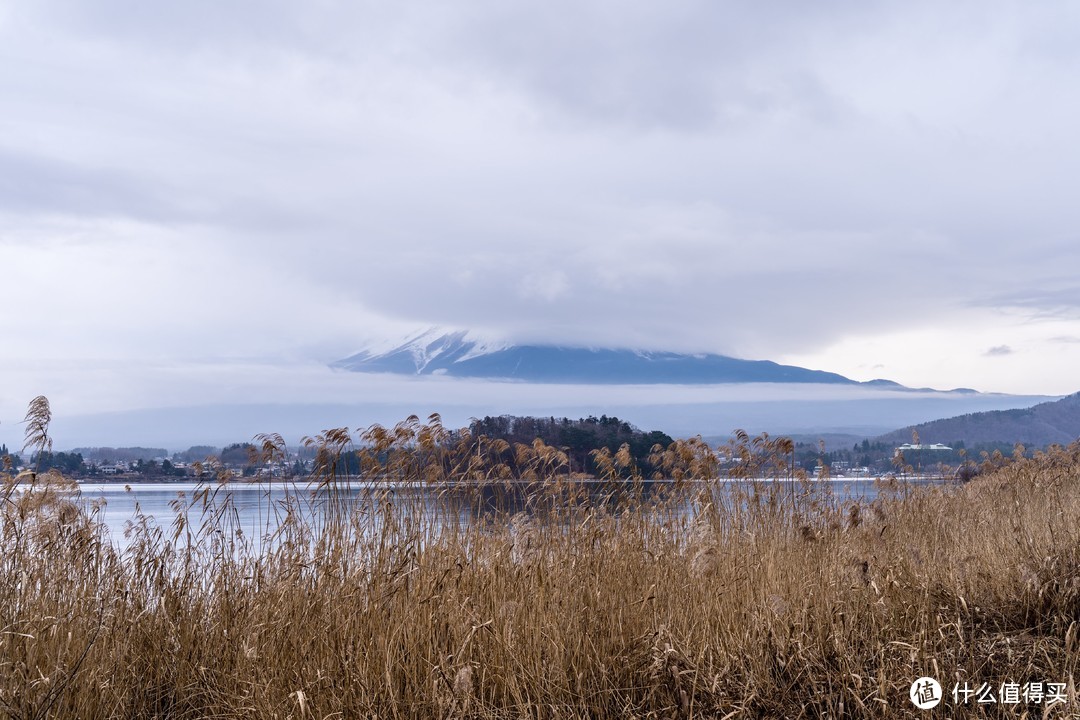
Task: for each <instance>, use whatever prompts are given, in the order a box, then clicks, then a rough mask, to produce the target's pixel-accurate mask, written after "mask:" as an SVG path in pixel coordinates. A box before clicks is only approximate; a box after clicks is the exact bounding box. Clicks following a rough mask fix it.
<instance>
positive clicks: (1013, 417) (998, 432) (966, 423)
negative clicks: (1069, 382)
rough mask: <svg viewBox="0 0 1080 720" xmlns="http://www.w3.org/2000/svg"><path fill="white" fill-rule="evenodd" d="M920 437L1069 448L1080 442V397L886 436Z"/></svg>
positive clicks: (960, 417) (965, 417) (895, 440)
mask: <svg viewBox="0 0 1080 720" xmlns="http://www.w3.org/2000/svg"><path fill="white" fill-rule="evenodd" d="M913 431H914V432H917V433H919V440H920V441H921V442H924V443H937V442H940V443H950V442H956V441H958V440H962V441H963V442H964V443H965V444H966V445H968V446H971V445H973V444H976V443H999V442H1000V443H1007V444H1010V445H1011V444H1014V443H1018V442H1019V443H1023V444H1024V445H1027V446H1029V447H1045V446H1046V445H1050V444H1051V443H1058V444H1061V445H1068V444H1069V443H1071V442H1073V441H1074V440H1076V439H1077V438H1080V393H1075V394H1073V395H1068V396H1066V397H1064V398H1062V399H1060V400H1056V401H1054V402H1044V403H1040V404H1038V405H1034V406H1032V407H1029V408H1022V409H1017V410H993V411H989V412H977V413H969V414H967V415H958V416H956V417H951V418H946V419H944V420H934V421H932V422H927V423H922V424H921V425H912V426H909V427H906V428H904V429H903V430H895V431H893V432H891V433H888V434H886V435H882V436H881V437H880V438H877V439H878V440H882V441H884V442H887V443H894V444H899V443H905V442H911V433H912V432H913Z"/></svg>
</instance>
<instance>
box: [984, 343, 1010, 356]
mask: <svg viewBox="0 0 1080 720" xmlns="http://www.w3.org/2000/svg"><path fill="white" fill-rule="evenodd" d="M1014 352H1016V351H1015V350H1013V349H1012V348H1011V347H1009V346H1008V345H995V346H994V347H992V348H990V349H988V350H987V351H986V352H984V353H983V355H985V356H986V357H1003V356H1005V355H1012V354H1013V353H1014Z"/></svg>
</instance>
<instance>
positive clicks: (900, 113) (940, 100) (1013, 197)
mask: <svg viewBox="0 0 1080 720" xmlns="http://www.w3.org/2000/svg"><path fill="white" fill-rule="evenodd" d="M1075 13H1076V10H1075V9H1073V8H1072V6H1070V5H1068V4H1066V3H1050V4H1046V5H1040V6H1039V8H1032V7H1030V6H1029V5H1025V4H1019V3H1010V2H998V3H990V4H989V5H987V4H985V3H960V4H957V5H952V6H949V7H948V8H942V7H941V6H940V5H939V4H935V3H928V2H924V3H919V2H916V3H876V4H872V5H867V6H863V7H859V8H854V7H852V6H851V5H850V4H848V3H835V2H834V3H819V4H815V5H813V6H810V5H806V4H803V3H781V4H780V5H768V6H766V5H756V6H745V5H738V4H734V3H713V2H705V1H704V0H701V1H698V2H690V3H687V4H682V5H680V6H678V7H673V6H667V5H664V6H661V5H650V4H644V3H632V4H629V5H628V4H626V3H615V2H600V3H593V4H589V5H587V6H583V5H581V4H579V3H562V4H560V3H556V4H554V5H553V4H551V3H538V2H527V3H523V4H515V5H513V6H510V5H506V4H505V3H497V2H494V1H487V2H480V1H478V2H471V3H466V4H454V5H446V4H441V3H433V2H428V3H420V4H418V5H411V6H409V7H407V8H406V7H403V6H385V5H379V4H375V3H339V2H331V1H329V0H328V1H326V2H316V3H313V4H306V5H305V6H304V7H303V8H299V7H298V6H294V5H291V4H288V3H281V2H271V3H258V4H255V3H244V2H241V3H229V4H221V3H212V2H203V1H199V2H193V3H185V4H179V5H170V6H169V7H167V8H165V7H161V8H158V7H155V8H154V9H153V10H152V11H151V10H149V9H147V7H146V6H145V5H143V4H139V3H135V2H131V1H130V0H95V1H94V2H90V3H71V2H42V3H34V4H32V5H21V6H12V7H8V8H5V9H4V10H3V11H0V46H2V47H4V48H5V50H4V52H5V54H6V57H7V59H8V60H9V61H6V62H4V63H2V64H0V117H3V118H4V130H5V131H4V133H3V134H2V136H0V211H2V212H3V213H4V217H5V218H6V220H7V221H8V222H6V223H5V224H4V226H3V228H2V229H0V245H3V247H4V248H5V250H6V251H7V250H9V249H12V248H23V251H21V252H20V253H15V251H14V250H12V251H11V253H12V254H9V257H18V258H20V259H19V262H20V263H22V264H21V265H20V267H21V268H31V269H33V268H35V267H39V266H41V265H43V264H44V265H51V266H52V268H51V269H52V273H51V274H34V275H33V276H34V277H36V278H39V279H43V278H45V277H48V278H49V279H51V280H52V282H53V283H54V290H53V293H54V295H55V297H57V298H58V299H57V300H54V301H51V302H48V303H43V304H41V305H40V306H37V305H25V306H23V309H22V312H21V314H20V317H19V318H18V323H19V327H20V328H22V329H23V330H24V331H25V332H26V333H30V334H33V333H34V332H38V331H36V330H35V328H45V327H49V325H50V322H52V321H53V320H55V319H56V317H57V315H62V316H64V318H65V320H64V322H66V323H70V324H71V325H72V326H73V327H79V328H85V327H96V326H97V324H98V323H100V321H101V319H102V316H103V315H104V316H107V317H109V318H112V319H113V324H114V325H116V326H119V327H123V326H124V323H125V322H128V321H129V322H131V323H132V324H133V326H134V327H140V328H144V327H147V325H148V323H147V322H146V316H147V315H149V314H150V313H149V311H148V310H147V308H157V309H158V312H157V313H156V319H155V320H154V322H156V323H158V326H157V329H156V330H155V331H153V332H150V331H140V332H138V333H134V334H132V333H127V334H125V339H124V340H121V341H117V340H115V339H113V338H109V339H106V338H103V337H102V336H101V335H100V334H95V333H92V332H89V331H87V332H85V333H83V334H81V335H79V336H78V338H79V339H78V342H77V343H75V344H71V345H69V346H67V347H61V345H62V343H60V342H59V341H57V340H56V339H55V338H45V339H43V340H42V342H44V344H46V345H52V346H55V348H56V352H57V353H60V352H61V351H66V352H70V353H73V354H80V353H81V354H87V355H107V354H109V353H110V352H112V353H118V354H123V353H132V352H142V353H147V354H151V355H152V354H158V355H169V354H170V353H173V352H176V348H177V346H178V343H177V340H182V341H183V342H182V344H180V346H181V347H184V348H193V347H197V348H201V350H200V352H203V353H206V354H208V355H214V354H215V353H230V352H234V351H233V350H231V348H234V347H236V346H237V345H238V344H239V345H241V346H242V347H243V348H245V349H243V350H241V352H249V353H262V354H270V355H275V354H277V355H292V354H301V355H305V356H308V357H310V358H312V359H316V360H331V359H334V357H335V355H336V354H338V353H340V354H345V353H346V352H348V350H349V349H350V345H351V344H352V343H354V340H353V339H352V338H354V337H359V336H360V335H361V334H364V333H368V334H377V333H379V332H382V331H384V330H386V329H388V328H398V327H402V326H414V325H429V324H435V323H439V324H447V325H453V326H458V327H478V328H483V329H487V330H490V331H492V332H494V333H497V334H501V335H504V336H509V337H512V338H515V339H521V340H531V341H555V342H577V343H590V344H622V345H633V346H640V347H653V348H659V347H664V348H671V349H679V350H693V351H702V350H714V351H722V352H728V353H732V354H738V355H743V356H751V357H770V356H774V355H776V354H779V353H791V352H800V351H810V350H813V349H815V348H820V347H824V346H827V345H828V344H830V343H832V342H834V341H836V340H837V339H839V338H842V337H849V336H853V335H858V334H860V333H871V332H880V331H881V330H882V329H883V328H887V329H889V330H902V329H905V328H916V327H919V326H921V325H923V324H925V323H927V322H928V318H934V317H936V316H944V315H947V314H948V313H950V312H952V311H954V310H956V309H957V308H971V307H991V308H1001V307H1015V308H1019V309H1021V310H1022V311H1024V312H1026V313H1028V314H1030V315H1032V316H1037V317H1062V316H1069V317H1075V311H1076V309H1077V308H1078V307H1080V295H1078V294H1077V292H1076V288H1075V283H1073V282H1072V281H1071V280H1070V279H1069V278H1068V277H1066V276H1063V275H1062V274H1061V271H1060V269H1061V268H1067V267H1072V266H1076V265H1077V264H1078V262H1080V244H1077V243H1076V242H1075V241H1074V234H1073V230H1072V228H1075V227H1076V220H1077V218H1076V209H1075V202H1074V199H1073V197H1072V194H1073V193H1072V189H1071V188H1072V178H1074V177H1075V176H1076V174H1077V171H1078V170H1080V150H1077V149H1076V144H1075V142H1074V141H1073V140H1074V134H1075V130H1074V128H1075V127H1076V126H1077V124H1078V123H1080V106H1078V105H1077V103H1076V102H1075V98H1076V95H1075V92H1074V90H1073V88H1074V85H1075V83H1074V78H1075V68H1076V65H1077V62H1078V61H1080V49H1077V47H1076V46H1075V44H1073V43H1071V42H1069V39H1070V37H1071V34H1070V33H1067V32H1064V30H1063V28H1065V27H1068V26H1069V23H1068V22H1065V21H1063V20H1062V18H1063V17H1071V18H1075ZM58 228H59V229H58ZM117 228H125V229H123V230H118V229H117ZM118 233H119V234H120V235H122V236H123V238H124V242H123V243H120V244H119V245H118V240H117V236H118ZM57 234H61V235H63V236H64V237H66V238H68V241H70V242H75V240H73V239H72V238H75V237H77V239H78V243H79V247H81V248H84V249H85V252H82V253H81V254H77V257H78V259H79V262H78V263H75V262H72V261H71V259H72V258H73V257H75V255H73V254H71V253H70V251H64V250H59V249H50V248H54V247H55V246H50V245H46V244H43V243H44V239H45V238H55V237H56V235H57ZM124 243H129V244H130V245H125V244H124ZM125 247H133V248H137V251H136V250H132V251H125V250H123V248H125ZM26 248H34V249H36V250H35V252H34V253H30V252H28V251H26ZM95 248H96V250H95ZM118 248H119V249H118ZM65 252H66V253H68V254H67V255H65V254H64V253H65ZM11 262H14V261H11ZM35 272H36V271H35ZM28 277H29V275H28ZM100 277H108V278H111V282H112V283H114V287H115V283H121V284H123V283H129V284H131V285H132V287H134V288H136V289H137V290H138V292H139V297H140V302H139V303H138V306H137V307H132V306H131V305H130V303H126V301H125V300H124V299H123V297H120V295H122V294H121V293H115V292H112V291H110V292H107V293H105V297H103V298H101V299H98V300H93V301H86V300H85V299H84V298H86V297H92V296H93V294H94V293H95V292H99V293H100V292H101V285H100V283H98V282H96V281H94V280H93V278H100ZM132 278H137V280H135V281H132ZM122 286H123V285H121V287H122ZM17 289H18V291H19V292H31V291H32V290H33V286H32V285H31V284H30V283H29V281H28V280H27V281H25V282H22V283H19V284H18V286H17ZM185 291H187V292H185ZM12 292H13V291H12ZM219 316H220V319H218V318H219ZM238 324H241V325H242V326H243V327H245V328H247V330H246V334H245V335H244V336H243V337H244V338H245V339H244V340H243V341H242V342H240V343H237V337H238V336H237V335H236V327H237V325H238ZM46 340H47V341H48V342H45V341H46ZM184 352H189V351H188V350H185V351H184ZM190 352H192V353H194V351H190ZM892 365H893V362H892V361H890V367H891V366H892Z"/></svg>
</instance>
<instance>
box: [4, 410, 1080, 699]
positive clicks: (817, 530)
mask: <svg viewBox="0 0 1080 720" xmlns="http://www.w3.org/2000/svg"><path fill="white" fill-rule="evenodd" d="M38 429H40V428H38ZM35 432H36V430H35ZM44 435H45V433H44V431H42V432H41V433H37V434H35V441H36V442H38V443H41V442H44V441H45V440H44ZM261 442H262V452H264V453H266V454H267V456H274V454H275V453H278V452H280V451H281V449H282V448H283V445H284V444H283V443H282V442H281V441H280V438H278V437H276V436H265V437H263V438H261ZM310 442H311V444H312V445H314V446H315V447H316V448H317V450H318V469H317V471H316V473H315V475H314V476H313V477H312V478H311V483H310V487H303V488H299V487H298V488H295V489H294V492H290V493H288V494H286V495H284V496H283V495H281V494H275V495H269V494H268V495H267V507H266V510H265V513H266V516H267V523H266V535H265V536H263V537H251V536H249V535H245V533H244V532H243V531H242V530H241V528H240V527H239V526H238V524H237V523H236V521H235V517H236V514H235V507H234V506H233V503H232V498H231V494H230V491H229V486H228V484H225V483H219V482H217V481H208V482H206V483H204V484H203V485H202V486H201V487H200V489H199V490H198V491H197V492H195V493H193V494H192V495H191V496H190V497H187V498H183V499H179V500H178V501H177V503H176V504H175V507H174V510H175V515H174V517H173V518H171V519H161V518H156V519H155V518H149V517H146V516H144V515H136V516H135V517H134V518H133V519H132V521H131V523H130V524H129V530H128V536H129V537H128V538H127V542H126V546H125V548H124V549H123V550H119V549H117V548H116V547H115V546H114V545H113V544H112V543H111V542H110V541H109V538H108V537H107V533H106V529H105V527H104V524H103V522H102V521H101V518H100V507H97V506H93V505H91V506H87V505H86V504H85V503H84V502H83V501H82V500H81V499H80V497H79V494H78V489H77V487H76V485H75V484H74V483H71V482H70V481H67V480H65V479H63V478H61V477H59V476H57V475H52V474H46V475H27V476H22V477H20V478H19V479H16V478H12V477H11V476H10V475H5V476H4V477H5V478H6V479H5V480H4V482H3V485H2V488H0V551H2V553H0V714H3V715H4V716H6V717H10V718H27V719H28V718H45V717H64V718H67V717H72V718H74V717H79V718H114V717H132V718H134V717H140V718H154V717H157V718H206V717H229V718H232V717H250V718H319V719H323V718H338V717H344V718H351V717H379V718H435V717H438V718H526V717H528V718H567V717H580V718H599V717H631V718H661V717H663V718H691V717H694V718H697V717H702V718H713V717H716V718H736V717H749V718H764V717H807V718H810V717H916V716H919V711H917V710H915V709H914V707H913V706H912V705H911V703H910V702H909V700H908V689H909V687H910V685H911V682H912V681H913V680H914V679H915V678H917V677H919V676H922V675H930V676H934V677H936V678H938V679H939V680H940V681H941V682H942V685H944V686H946V688H947V689H951V687H952V686H953V684H954V683H958V682H959V683H962V682H965V681H966V682H973V683H982V682H989V683H990V684H991V685H993V686H995V687H996V686H997V685H999V684H1000V683H1001V682H1006V681H1015V682H1028V681H1051V682H1065V683H1067V684H1068V703H1067V704H1066V705H1063V706H1061V707H1060V708H1059V709H1058V710H1059V711H1057V710H1056V711H1055V712H1054V714H1055V715H1056V716H1063V715H1064V714H1073V715H1075V714H1076V713H1077V708H1078V707H1080V706H1078V705H1077V700H1076V697H1075V689H1074V685H1073V678H1074V676H1075V675H1076V673H1077V665H1078V654H1077V653H1078V649H1077V648H1078V638H1077V635H1078V633H1080V630H1078V627H1080V624H1078V621H1080V528H1078V527H1077V523H1076V518H1077V517H1078V515H1080V446H1078V445H1074V446H1072V447H1070V448H1053V449H1051V450H1049V451H1047V452H1045V453H1038V454H1036V457H1035V458H1033V459H1017V460H1016V461H1014V462H1012V463H1011V464H1007V465H1004V466H1003V467H1000V468H998V469H997V470H995V471H994V472H992V473H990V474H987V475H984V476H982V477H979V478H977V479H975V480H974V481H972V482H970V483H968V484H966V485H963V486H952V487H935V488H932V489H923V490H913V489H910V488H905V487H903V486H898V487H894V488H893V487H882V488H881V492H880V494H879V496H878V498H877V499H876V500H875V501H874V502H873V503H872V504H869V505H860V504H857V503H841V502H838V501H836V500H835V499H833V498H831V497H829V496H828V494H827V493H823V492H822V491H821V490H820V485H814V484H813V483H811V482H808V481H806V480H805V478H798V477H796V476H795V474H794V473H793V472H792V470H791V466H790V463H789V461H788V458H787V456H786V454H785V453H787V452H789V451H790V448H789V447H788V446H787V444H786V443H785V442H783V439H782V438H781V439H770V438H768V437H767V436H761V437H758V438H750V437H748V436H745V435H737V436H736V438H735V440H734V441H733V447H732V448H731V450H732V452H733V453H734V454H735V455H736V456H741V457H743V459H744V460H745V466H746V467H753V468H754V473H755V474H757V473H761V472H764V473H771V477H772V478H773V479H774V481H770V482H764V483H758V482H750V481H747V482H746V483H744V484H740V485H738V486H736V487H734V488H732V487H727V488H726V489H722V487H721V485H720V484H719V481H718V480H717V479H716V478H717V466H716V463H715V455H714V454H713V453H712V452H711V451H710V450H709V449H708V448H707V447H705V446H704V445H703V444H702V443H700V442H697V441H690V442H677V443H676V444H674V445H673V446H672V447H670V448H658V449H657V453H658V455H657V458H658V459H659V460H662V461H663V463H664V467H665V469H666V474H667V475H668V476H669V477H670V478H673V479H674V480H673V482H671V483H668V484H665V485H663V486H654V487H652V488H651V489H650V488H648V486H647V484H646V483H645V481H644V479H642V478H640V477H636V476H635V475H634V474H633V473H632V472H631V476H632V479H631V480H630V481H622V480H618V477H620V476H625V474H626V472H625V471H626V470H627V467H626V464H627V462H628V460H627V458H626V457H620V456H619V455H618V454H615V455H610V454H608V455H607V456H604V455H603V454H601V456H599V457H598V465H599V466H600V467H601V468H606V472H607V477H606V478H601V479H602V480H605V479H606V481H607V482H606V483H601V484H600V485H599V487H598V488H596V489H594V490H591V491H590V490H588V489H587V488H586V487H585V486H583V485H582V484H580V483H575V482H573V481H571V480H570V479H568V478H567V477H566V472H565V456H562V455H561V453H560V452H559V451H558V450H555V449H553V448H550V447H546V446H544V445H543V444H542V443H538V444H534V445H533V446H518V447H516V448H511V447H509V446H507V445H506V443H500V442H499V441H492V440H489V439H487V438H483V437H471V436H470V435H469V434H468V433H467V432H449V431H447V430H446V429H445V428H443V427H442V425H441V423H440V422H439V419H438V418H437V417H433V418H431V419H430V420H429V421H428V422H426V423H421V422H420V421H419V420H417V419H416V418H410V419H409V420H407V421H405V422H403V423H401V424H399V425H397V426H395V427H393V428H384V427H381V426H373V427H371V428H368V429H367V430H365V431H363V432H360V433H358V434H355V435H354V434H353V433H350V432H349V431H347V430H345V429H338V430H333V431H328V432H326V433H323V434H322V435H321V436H318V437H316V438H313V439H311V441H310ZM355 448H360V451H361V457H362V468H361V478H362V479H363V480H365V481H368V482H371V483H373V484H374V485H375V489H373V490H364V491H362V492H359V493H357V492H356V488H355V487H352V485H353V484H354V483H356V482H357V481H358V479H357V478H355V477H349V478H347V477H343V476H342V475H340V474H339V469H340V466H339V464H338V461H339V459H340V458H341V456H342V453H343V452H345V451H347V450H351V449H355ZM508 453H513V454H514V459H515V461H516V464H517V467H521V468H525V470H524V472H523V473H522V474H523V475H524V478H525V480H527V481H531V482H532V484H531V485H530V486H529V488H528V490H527V492H519V488H520V486H519V485H516V484H510V482H509V479H508V478H507V477H506V475H507V473H506V465H505V458H507V457H509V455H508ZM775 480H780V482H776V481H775ZM658 488H659V489H658ZM413 490H415V492H414V491H413ZM421 490H422V492H421ZM159 523H160V524H159ZM947 691H948V690H947ZM957 710H958V712H959V714H962V715H964V714H968V711H970V714H971V715H978V714H982V715H985V716H995V717H996V716H998V715H1000V716H1002V717H1012V716H1020V714H1021V713H1022V712H1024V711H1025V710H1026V711H1028V712H1029V714H1030V716H1038V715H1039V713H1041V712H1043V708H1042V707H1040V706H1035V705H1031V706H1014V707H1011V708H1010V707H1007V706H1004V705H1001V704H997V705H986V706H974V705H969V706H968V707H966V708H958V709H957Z"/></svg>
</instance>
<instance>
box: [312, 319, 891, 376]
mask: <svg viewBox="0 0 1080 720" xmlns="http://www.w3.org/2000/svg"><path fill="white" fill-rule="evenodd" d="M333 367H335V368H339V369H344V370H351V371H355V372H377V373H395V374H404V375H446V376H450V377H458V378H490V379H499V380H518V381H523V382H534V383H583V384H631V385H638V384H664V383H672V384H683V385H697V384H719V383H822V384H832V385H860V384H862V383H858V382H856V381H854V380H851V379H849V378H846V377H844V376H843V375H838V374H836V373H831V372H823V371H821V370H808V369H806V368H801V367H796V366H793V365H780V364H778V363H774V362H770V361H767V360H739V359H737V358H732V357H727V356H725V355H713V354H699V355H688V354H680V353H673V352H643V351H636V350H620V349H603V348H600V349H596V348H580V347H562V346H555V345H508V344H499V343H492V342H485V341H481V340H476V339H471V338H470V336H469V333H468V331H458V332H443V331H439V330H437V329H435V330H429V331H427V332H424V333H421V334H419V335H417V336H415V337H412V338H410V339H408V340H407V341H406V342H404V343H402V344H400V345H397V346H394V347H391V348H389V349H386V350H382V351H379V350H376V349H370V350H365V351H363V352H359V353H357V354H355V355H352V356H351V357H348V358H345V359H344V360H339V361H337V362H335V363H333ZM869 385H872V386H881V387H894V388H896V389H903V388H902V386H899V385H897V384H896V383H892V382H890V381H887V380H875V381H871V382H870V383H869Z"/></svg>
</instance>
